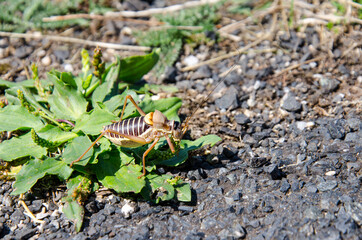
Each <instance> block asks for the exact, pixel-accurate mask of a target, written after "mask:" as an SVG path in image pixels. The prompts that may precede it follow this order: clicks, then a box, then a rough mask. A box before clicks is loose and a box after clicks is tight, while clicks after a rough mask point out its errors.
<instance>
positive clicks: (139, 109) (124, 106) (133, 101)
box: [119, 95, 146, 121]
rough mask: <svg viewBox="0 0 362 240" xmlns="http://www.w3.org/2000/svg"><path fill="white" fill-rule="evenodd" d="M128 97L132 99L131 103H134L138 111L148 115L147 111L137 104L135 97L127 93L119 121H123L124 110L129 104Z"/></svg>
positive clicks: (142, 114)
mask: <svg viewBox="0 0 362 240" xmlns="http://www.w3.org/2000/svg"><path fill="white" fill-rule="evenodd" d="M127 99H129V100H130V101H131V103H133V105H134V106H135V107H136V109H137V111H138V112H139V113H140V114H141V116H145V115H146V113H145V112H144V111H143V110H142V109H141V108H140V107H139V106H138V105H137V103H136V101H135V100H134V99H133V97H132V96H131V95H127V96H126V98H125V99H124V104H123V109H122V113H121V119H120V120H119V121H122V118H123V113H124V110H125V109H126V105H127Z"/></svg>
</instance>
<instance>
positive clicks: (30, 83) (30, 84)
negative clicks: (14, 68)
mask: <svg viewBox="0 0 362 240" xmlns="http://www.w3.org/2000/svg"><path fill="white" fill-rule="evenodd" d="M15 86H24V87H34V80H33V79H29V80H25V81H21V82H10V81H6V80H4V79H1V78H0V87H6V88H11V87H15Z"/></svg>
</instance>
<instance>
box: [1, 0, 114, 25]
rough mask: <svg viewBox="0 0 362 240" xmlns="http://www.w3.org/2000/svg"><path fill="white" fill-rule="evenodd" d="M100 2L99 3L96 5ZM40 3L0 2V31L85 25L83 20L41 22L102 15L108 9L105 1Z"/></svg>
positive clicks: (35, 1) (38, 0)
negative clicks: (79, 14)
mask: <svg viewBox="0 0 362 240" xmlns="http://www.w3.org/2000/svg"><path fill="white" fill-rule="evenodd" d="M97 2H100V3H97ZM87 3H88V4H84V1H82V0H70V1H42V0H30V1H26V0H13V1H0V12H1V14H0V23H1V25H0V31H13V32H24V31H25V30H27V29H34V28H42V29H47V28H51V29H53V28H59V27H64V26H69V25H75V24H76V25H87V24H88V21H87V20H85V19H72V20H64V21H57V22H43V21H42V19H43V18H44V17H50V16H54V15H66V14H69V13H74V12H89V13H91V12H93V13H96V14H99V13H103V12H105V11H107V10H109V8H107V7H106V6H105V1H87Z"/></svg>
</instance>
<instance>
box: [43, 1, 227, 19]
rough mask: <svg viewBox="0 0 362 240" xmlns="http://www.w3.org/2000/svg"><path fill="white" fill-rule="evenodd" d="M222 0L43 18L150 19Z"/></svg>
mask: <svg viewBox="0 0 362 240" xmlns="http://www.w3.org/2000/svg"><path fill="white" fill-rule="evenodd" d="M220 1H221V0H200V1H189V2H186V3H183V4H176V5H172V6H168V7H165V8H150V9H147V10H143V11H121V12H106V13H105V14H104V16H102V15H93V14H74V15H66V16H52V17H47V18H43V21H44V22H53V21H60V20H65V19H67V20H68V19H75V18H88V19H101V20H104V19H120V18H121V19H122V18H137V17H149V16H152V15H154V14H165V13H170V12H175V11H180V10H183V9H186V8H193V7H198V6H202V5H207V4H215V3H218V2H220Z"/></svg>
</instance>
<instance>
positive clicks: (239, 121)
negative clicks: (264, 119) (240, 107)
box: [234, 114, 251, 125]
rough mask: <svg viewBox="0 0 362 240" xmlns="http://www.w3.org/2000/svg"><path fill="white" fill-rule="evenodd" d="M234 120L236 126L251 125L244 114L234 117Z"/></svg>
mask: <svg viewBox="0 0 362 240" xmlns="http://www.w3.org/2000/svg"><path fill="white" fill-rule="evenodd" d="M234 119H235V122H236V123H237V124H241V125H245V124H248V123H251V120H250V119H249V118H248V117H247V116H246V115H245V114H238V115H235V118H234Z"/></svg>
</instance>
